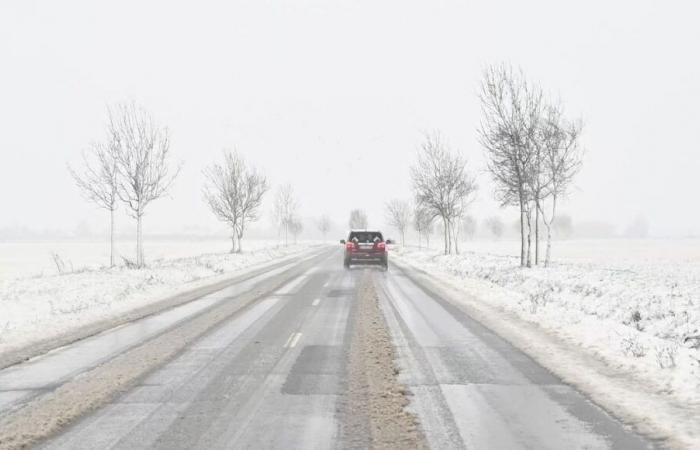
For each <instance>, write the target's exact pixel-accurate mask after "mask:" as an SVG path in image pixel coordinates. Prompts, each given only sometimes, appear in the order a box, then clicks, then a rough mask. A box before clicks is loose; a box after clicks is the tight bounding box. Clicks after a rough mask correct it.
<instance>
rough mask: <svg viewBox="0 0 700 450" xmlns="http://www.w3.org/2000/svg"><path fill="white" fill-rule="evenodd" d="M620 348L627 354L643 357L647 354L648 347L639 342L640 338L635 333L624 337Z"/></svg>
mask: <svg viewBox="0 0 700 450" xmlns="http://www.w3.org/2000/svg"><path fill="white" fill-rule="evenodd" d="M620 349H621V350H622V354H624V355H625V356H634V357H635V358H641V357H643V356H644V355H646V354H647V349H646V348H645V347H644V346H643V345H642V344H640V343H639V338H638V337H637V336H636V335H633V334H631V335H629V336H626V337H623V338H622V340H621V341H620Z"/></svg>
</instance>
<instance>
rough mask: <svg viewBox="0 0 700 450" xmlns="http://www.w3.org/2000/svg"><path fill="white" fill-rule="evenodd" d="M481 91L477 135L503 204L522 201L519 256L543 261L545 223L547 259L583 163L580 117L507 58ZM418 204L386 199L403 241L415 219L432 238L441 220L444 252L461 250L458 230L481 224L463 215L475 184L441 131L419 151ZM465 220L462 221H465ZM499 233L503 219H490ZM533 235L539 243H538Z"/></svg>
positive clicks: (488, 74)
mask: <svg viewBox="0 0 700 450" xmlns="http://www.w3.org/2000/svg"><path fill="white" fill-rule="evenodd" d="M479 99H480V102H481V109H482V120H481V126H480V128H479V129H478V136H479V141H480V143H481V145H482V146H483V147H484V148H485V149H486V156H487V166H488V171H489V173H490V174H491V176H492V178H493V180H494V181H495V184H496V198H497V199H498V200H499V202H500V203H501V205H502V206H508V205H517V206H518V207H519V208H520V219H519V224H520V237H521V239H520V243H521V246H520V247H521V248H520V250H521V251H520V263H521V266H527V267H531V266H532V259H533V251H532V249H533V247H534V263H535V264H539V263H540V253H541V252H540V224H542V225H544V227H545V228H546V232H547V237H546V240H547V247H546V252H545V257H544V264H545V266H547V265H549V262H550V258H551V248H552V230H553V228H554V225H555V219H556V217H557V206H558V201H559V200H560V199H561V197H562V196H564V195H565V194H566V193H567V191H568V190H569V188H570V186H571V183H572V181H573V179H574V177H575V175H576V174H577V173H578V171H579V170H580V168H581V158H582V153H583V152H582V148H581V146H580V145H579V138H580V135H581V129H582V123H581V121H580V120H569V119H567V118H566V116H565V114H564V109H563V107H562V105H561V103H560V102H559V101H553V100H551V99H549V98H547V97H546V96H545V94H544V92H543V90H542V88H541V87H540V86H539V85H537V84H536V83H533V82H531V81H529V80H527V79H526V78H525V76H524V75H523V73H522V71H516V70H513V69H512V68H511V67H510V66H508V65H496V66H491V67H489V68H487V69H486V70H485V72H484V78H483V80H482V84H481V90H480V93H479ZM411 181H412V187H413V193H414V204H413V206H411V205H410V204H409V203H408V202H406V201H402V200H392V201H390V202H388V203H387V204H386V206H385V209H386V212H387V222H388V223H389V224H390V225H391V226H393V227H394V228H396V229H397V230H398V231H399V232H400V234H401V238H402V242H405V232H406V229H407V228H408V226H409V224H410V222H411V221H413V225H414V228H415V229H416V231H417V232H418V241H419V245H421V239H422V237H425V238H426V240H427V239H429V236H430V232H431V230H432V225H433V222H434V221H435V220H436V219H439V220H440V221H441V222H442V224H441V225H442V227H441V228H442V232H443V241H444V252H445V254H451V253H452V252H453V251H454V252H455V253H459V246H458V243H459V237H458V234H459V231H460V228H463V229H464V230H465V231H466V232H467V233H469V230H470V229H472V228H474V227H475V226H476V223H475V222H474V220H473V218H471V221H472V222H474V223H469V222H470V217H468V216H465V212H466V209H467V207H468V205H469V204H470V202H471V201H472V200H473V197H474V194H475V192H476V190H477V185H476V182H475V180H474V178H473V177H472V176H471V175H470V173H469V172H468V170H467V162H466V160H465V159H464V158H463V157H462V156H461V155H460V154H459V153H458V152H453V151H451V150H450V149H449V147H448V146H447V145H446V144H445V143H444V142H443V140H442V139H441V137H440V134H439V133H432V134H427V135H426V137H425V140H424V142H423V143H422V145H421V148H420V151H419V154H418V159H417V161H416V163H415V164H414V165H413V166H412V167H411ZM460 225H461V227H460ZM487 226H488V227H489V228H490V229H491V231H492V233H493V234H494V235H495V236H500V235H501V234H502V232H503V224H502V223H501V222H500V221H498V220H494V219H492V220H490V221H489V222H487ZM533 240H534V246H533Z"/></svg>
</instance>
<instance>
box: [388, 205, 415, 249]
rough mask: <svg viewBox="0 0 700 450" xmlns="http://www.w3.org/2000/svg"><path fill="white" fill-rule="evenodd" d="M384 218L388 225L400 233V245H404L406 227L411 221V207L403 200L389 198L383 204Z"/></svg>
mask: <svg viewBox="0 0 700 450" xmlns="http://www.w3.org/2000/svg"><path fill="white" fill-rule="evenodd" d="M385 210H386V219H387V221H388V222H389V225H391V226H392V227H394V228H396V229H397V230H398V232H399V233H401V245H406V228H408V224H409V223H410V222H411V207H410V206H409V204H408V202H405V201H403V200H396V199H394V200H391V201H390V202H388V203H387V204H386V206H385Z"/></svg>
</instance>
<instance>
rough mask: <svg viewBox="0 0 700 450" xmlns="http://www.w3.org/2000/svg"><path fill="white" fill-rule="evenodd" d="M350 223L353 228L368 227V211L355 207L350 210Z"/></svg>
mask: <svg viewBox="0 0 700 450" xmlns="http://www.w3.org/2000/svg"><path fill="white" fill-rule="evenodd" d="M348 225H349V226H350V228H351V229H357V230H360V229H362V230H364V229H367V213H366V212H365V211H364V210H362V209H353V210H352V211H350V220H349V221H348Z"/></svg>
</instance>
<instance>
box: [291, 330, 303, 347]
mask: <svg viewBox="0 0 700 450" xmlns="http://www.w3.org/2000/svg"><path fill="white" fill-rule="evenodd" d="M293 336H294V337H293V338H292V342H291V343H290V344H289V348H294V346H295V345H297V342H299V338H300V337H301V333H294V335H293Z"/></svg>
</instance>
